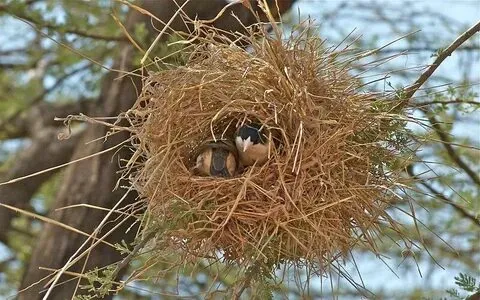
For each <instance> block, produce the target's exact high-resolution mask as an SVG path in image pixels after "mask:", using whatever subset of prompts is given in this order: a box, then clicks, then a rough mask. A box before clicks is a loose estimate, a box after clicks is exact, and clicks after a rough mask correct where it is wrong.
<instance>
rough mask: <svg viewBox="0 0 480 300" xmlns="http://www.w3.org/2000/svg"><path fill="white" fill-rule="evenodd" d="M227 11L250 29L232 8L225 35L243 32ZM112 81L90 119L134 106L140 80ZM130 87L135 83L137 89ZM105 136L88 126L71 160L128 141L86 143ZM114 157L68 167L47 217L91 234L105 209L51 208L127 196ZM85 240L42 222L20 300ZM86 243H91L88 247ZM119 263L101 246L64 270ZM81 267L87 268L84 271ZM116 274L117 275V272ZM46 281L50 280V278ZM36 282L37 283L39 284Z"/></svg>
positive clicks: (126, 50) (35, 293) (202, 6)
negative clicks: (118, 184) (117, 188)
mask: <svg viewBox="0 0 480 300" xmlns="http://www.w3.org/2000/svg"><path fill="white" fill-rule="evenodd" d="M143 2H144V3H143V7H144V8H145V9H147V10H148V11H150V12H152V13H153V14H154V15H156V16H157V17H158V18H159V19H161V20H164V21H165V22H167V21H168V20H169V19H170V17H171V16H172V15H173V14H174V12H175V11H176V9H177V6H176V4H175V1H173V0H144V1H143ZM176 2H177V3H178V4H179V5H182V3H184V2H185V0H182V1H179V0H177V1H176ZM281 2H282V3H283V4H285V3H286V4H288V5H287V6H283V7H286V8H288V7H290V6H291V4H292V2H293V1H287V0H281ZM226 4H227V2H226V1H225V0H210V1H191V2H190V3H189V4H188V5H186V7H185V9H184V11H185V12H186V13H187V14H188V15H189V16H190V17H191V18H192V19H195V17H197V18H198V19H212V18H213V17H215V16H216V15H217V13H218V12H219V11H220V10H221V9H222V8H223V7H224V6H225V5H226ZM285 10H286V9H285ZM231 12H235V14H236V15H237V16H239V17H240V19H241V20H242V23H243V24H244V25H250V24H252V23H253V22H255V18H254V17H253V15H252V14H251V13H250V12H249V11H247V10H246V9H245V7H244V6H242V5H241V4H237V5H235V6H233V7H232V8H231V9H230V12H226V14H225V15H224V17H222V18H220V19H219V20H217V21H216V22H215V23H214V25H215V26H217V27H219V28H220V29H223V30H226V31H232V32H235V31H242V30H243V28H244V27H243V25H242V24H240V23H239V22H238V21H236V19H235V18H234V17H233V16H232V15H231ZM282 12H283V11H282ZM137 22H145V23H146V24H147V28H149V34H150V37H151V38H152V37H155V36H156V34H157V33H156V30H155V29H154V27H155V28H156V29H157V30H159V29H160V28H161V26H160V24H158V23H154V24H155V26H154V27H152V26H151V25H150V24H151V22H150V18H148V17H147V16H145V15H141V14H139V13H137V12H134V11H133V12H131V13H130V15H129V17H128V20H127V24H126V26H127V28H130V29H132V28H133V25H134V24H136V23H137ZM171 27H172V28H173V29H175V30H179V29H180V30H184V29H185V28H184V24H183V22H182V21H181V20H180V19H179V18H177V19H176V20H175V21H174V22H173V23H172V25H171ZM130 31H131V30H130ZM133 54H134V48H133V47H132V46H131V45H129V44H128V45H127V44H124V45H123V46H122V49H121V51H120V56H119V58H118V61H117V63H116V64H115V68H116V69H121V70H126V71H128V70H131V69H132V67H133V66H132V61H131V58H132V56H133ZM116 77H118V74H116V73H110V74H108V75H107V76H106V78H105V80H104V82H103V86H102V92H101V95H100V97H99V99H98V102H97V106H96V107H95V109H94V110H93V111H89V112H88V113H89V115H90V116H116V115H118V114H119V113H120V112H124V111H126V110H128V109H129V108H130V107H131V106H132V105H133V103H134V101H135V99H136V97H137V95H136V90H141V86H140V84H141V82H140V80H139V78H138V77H132V76H125V77H123V78H122V79H120V80H118V79H117V80H115V81H113V79H115V78H116ZM132 81H133V83H132ZM134 85H136V87H135V86H134ZM106 133H107V129H106V128H105V127H102V126H99V125H89V126H88V128H87V129H86V130H85V132H84V133H83V136H82V137H81V138H80V142H79V143H78V145H77V147H76V149H75V150H74V154H73V157H72V159H77V158H81V157H85V156H88V155H91V154H94V153H98V152H100V151H102V150H105V149H108V148H109V147H112V146H114V145H116V144H118V143H120V142H122V141H124V140H125V139H127V138H128V136H127V135H125V134H116V135H113V136H111V137H109V138H108V140H107V142H105V143H102V141H103V140H102V139H100V140H99V141H97V142H93V143H89V144H87V143H88V142H90V141H92V140H95V139H97V138H100V137H102V136H104V135H105V134H106ZM112 153H113V152H109V153H106V154H103V155H99V156H95V157H93V158H90V159H88V160H84V161H81V162H78V163H75V164H72V165H70V166H69V167H68V168H67V170H66V172H65V175H64V178H63V182H62V186H61V188H60V190H59V192H58V194H57V197H56V202H55V205H54V208H53V210H52V211H51V213H50V214H49V217H50V218H52V219H55V220H57V221H59V222H61V223H64V224H67V225H69V226H71V227H74V228H76V229H79V230H81V231H83V232H86V233H89V234H90V233H92V232H93V231H94V230H95V228H96V227H97V226H98V224H99V223H100V222H101V221H102V219H103V218H104V217H105V215H106V212H105V211H102V210H98V209H92V208H86V207H81V208H71V209H65V210H60V211H55V210H54V209H55V208H60V207H65V206H69V205H75V204H90V205H94V206H100V207H104V208H112V207H113V206H114V205H115V204H116V203H117V202H118V201H119V199H121V198H122V196H123V195H124V193H125V191H124V190H116V191H114V192H112V190H113V188H114V186H115V184H116V182H117V180H118V174H117V171H118V164H117V163H116V162H115V161H113V160H112ZM127 155H128V153H126V151H120V152H119V153H117V154H116V156H115V160H118V159H119V158H126V157H127ZM135 198H136V195H135V194H134V193H130V195H128V196H127V198H126V199H125V201H124V202H123V203H124V204H122V206H124V205H127V204H130V203H133V202H134V201H135ZM115 217H116V216H115V215H114V216H113V217H112V220H113V218H115ZM132 222H133V220H127V221H126V222H125V223H124V225H123V226H121V227H120V228H118V229H116V230H115V231H114V232H113V233H112V234H110V236H109V237H108V238H107V239H106V241H108V242H110V243H119V242H121V241H122V240H124V241H125V242H127V243H129V242H131V241H132V240H133V238H134V233H135V232H136V230H135V228H133V229H130V230H129V231H128V232H127V228H129V226H131V225H132ZM107 224H108V225H106V226H105V227H104V228H103V229H102V230H101V233H100V235H99V236H102V235H103V234H104V233H106V232H108V231H109V230H110V229H111V228H112V227H113V226H114V224H116V223H115V222H110V223H107ZM126 232H127V233H126ZM85 239H86V237H85V236H83V235H79V234H77V233H75V232H72V231H70V230H66V229H63V228H61V227H58V226H55V225H52V224H45V225H44V228H43V230H42V232H41V233H40V235H39V237H38V241H37V243H36V247H35V249H34V251H33V254H32V257H31V260H30V263H29V266H28V267H27V268H26V271H25V274H24V278H23V281H22V284H21V287H20V289H25V288H27V287H29V288H28V289H27V290H26V291H24V292H22V293H21V294H19V299H20V300H23V299H25V300H34V299H41V298H42V297H43V294H42V293H40V292H41V291H42V290H43V289H44V288H43V286H44V285H45V284H46V283H47V281H48V280H43V281H41V280H42V279H43V278H44V277H45V276H46V275H48V274H50V273H51V272H49V271H44V270H40V269H39V267H48V268H55V269H59V268H62V267H63V266H64V264H65V263H66V262H67V260H68V259H69V258H70V257H71V255H72V254H73V253H75V251H77V249H78V248H79V247H80V245H81V244H82V243H83V242H84V241H85ZM88 245H90V243H89V244H88ZM88 245H87V247H88ZM120 259H121V255H120V254H119V252H118V251H116V250H115V249H113V248H112V247H110V246H108V245H105V244H103V243H100V244H99V245H97V246H96V247H95V248H94V249H93V250H92V252H91V253H90V255H89V256H88V261H87V262H86V263H85V261H84V260H82V261H79V262H77V263H76V264H75V265H74V266H72V267H71V268H69V269H68V271H69V272H79V273H84V272H85V271H88V270H91V269H93V268H95V267H102V266H106V265H109V264H111V263H114V262H116V261H119V260H120ZM84 263H85V268H83V265H84ZM119 276H121V273H120V274H119ZM50 278H51V277H49V278H48V279H50ZM71 278H72V277H71V276H68V275H65V276H62V278H61V279H60V281H59V282H58V283H61V282H63V281H65V280H68V279H71ZM39 281H41V282H40V283H38V282H39ZM35 283H37V284H35ZM77 283H78V280H70V281H67V282H66V283H64V284H61V285H59V286H58V287H55V288H54V289H53V292H52V294H50V298H49V299H61V300H64V299H70V298H71V297H72V295H73V293H74V292H75V286H76V285H77ZM32 285H33V286H32Z"/></svg>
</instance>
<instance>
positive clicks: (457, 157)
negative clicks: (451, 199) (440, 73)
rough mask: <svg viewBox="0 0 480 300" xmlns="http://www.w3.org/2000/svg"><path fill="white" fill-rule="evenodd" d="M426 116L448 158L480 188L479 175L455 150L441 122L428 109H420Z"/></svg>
mask: <svg viewBox="0 0 480 300" xmlns="http://www.w3.org/2000/svg"><path fill="white" fill-rule="evenodd" d="M420 110H421V111H422V112H423V113H425V115H426V116H427V119H428V121H429V122H430V124H431V125H432V128H433V130H435V133H436V134H437V135H438V137H439V138H440V140H441V141H442V145H443V147H444V148H445V150H447V153H448V156H450V158H451V159H452V160H453V161H454V162H455V164H457V166H458V167H459V168H461V169H462V170H464V171H465V173H466V174H467V175H468V177H470V179H471V180H472V181H473V182H474V183H475V184H477V185H478V186H480V177H479V176H478V175H477V173H476V172H475V171H474V170H472V169H471V168H470V166H469V165H468V164H467V163H466V162H465V161H464V160H463V159H462V158H461V157H460V155H459V154H458V153H457V152H456V151H455V149H453V146H452V145H453V142H452V140H451V139H450V137H449V135H448V134H447V133H446V132H445V131H444V130H443V128H442V126H441V125H440V122H439V121H438V120H437V118H436V117H435V115H434V114H433V113H432V112H431V111H429V110H428V109H426V108H421V109H420Z"/></svg>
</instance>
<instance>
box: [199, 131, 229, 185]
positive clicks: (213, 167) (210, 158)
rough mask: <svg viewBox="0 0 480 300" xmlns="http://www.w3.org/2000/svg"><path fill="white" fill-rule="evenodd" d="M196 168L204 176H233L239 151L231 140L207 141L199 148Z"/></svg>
mask: <svg viewBox="0 0 480 300" xmlns="http://www.w3.org/2000/svg"><path fill="white" fill-rule="evenodd" d="M197 153H199V154H198V155H197V158H196V165H195V167H194V170H196V171H197V172H198V173H200V175H202V176H213V177H233V176H234V175H235V173H236V170H237V166H238V163H237V162H238V153H237V149H236V148H235V145H234V144H233V142H232V141H230V140H216V141H207V142H205V143H203V145H201V146H200V147H199V149H198V152H197Z"/></svg>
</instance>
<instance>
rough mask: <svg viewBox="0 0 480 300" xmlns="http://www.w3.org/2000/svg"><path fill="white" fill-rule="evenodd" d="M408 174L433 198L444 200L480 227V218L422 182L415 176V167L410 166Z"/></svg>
mask: <svg viewBox="0 0 480 300" xmlns="http://www.w3.org/2000/svg"><path fill="white" fill-rule="evenodd" d="M407 173H408V175H409V176H410V177H412V178H413V179H415V180H419V181H420V182H419V183H420V185H422V186H423V187H424V188H426V189H427V190H429V191H430V192H431V193H432V194H433V196H435V197H436V198H438V199H440V200H442V201H443V202H445V203H446V204H448V205H450V206H451V207H453V209H455V210H456V211H457V212H458V213H459V214H461V215H462V216H464V217H465V218H467V219H469V220H470V221H472V222H473V223H474V224H476V225H478V226H480V218H479V217H477V216H475V215H472V214H471V213H470V212H468V211H467V210H466V209H465V208H463V207H462V206H460V205H458V204H456V203H455V202H454V201H452V200H450V199H448V198H447V197H446V196H445V195H444V194H442V193H441V192H440V191H438V190H437V189H436V188H434V187H433V186H431V185H430V184H428V183H426V182H425V180H422V179H421V178H420V177H418V175H417V174H415V173H414V172H413V165H410V166H408V167H407Z"/></svg>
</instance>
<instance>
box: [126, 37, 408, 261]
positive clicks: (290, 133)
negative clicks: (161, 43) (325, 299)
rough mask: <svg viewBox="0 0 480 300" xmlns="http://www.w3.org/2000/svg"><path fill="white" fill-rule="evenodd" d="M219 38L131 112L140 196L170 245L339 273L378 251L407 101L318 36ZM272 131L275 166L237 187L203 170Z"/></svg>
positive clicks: (203, 42)
mask: <svg viewBox="0 0 480 300" xmlns="http://www.w3.org/2000/svg"><path fill="white" fill-rule="evenodd" d="M211 32H212V31H208V32H207V31H206V33H205V34H204V35H203V37H202V39H199V40H197V42H196V43H195V44H193V45H191V46H190V47H187V48H186V49H185V50H184V55H185V64H184V65H182V66H171V67H169V68H167V69H165V70H162V71H160V72H157V73H153V74H150V75H149V76H148V77H147V78H145V84H144V88H143V91H142V92H141V95H140V96H139V98H138V101H137V102H136V104H135V105H134V107H133V108H132V109H131V110H130V111H129V112H128V113H127V114H126V115H127V117H128V118H129V120H130V123H131V128H130V130H131V131H132V132H133V133H134V139H132V140H133V141H134V143H133V147H134V148H135V150H136V154H135V155H134V159H132V161H133V160H135V161H136V163H133V162H132V161H131V162H130V166H133V165H135V166H136V167H135V168H129V170H128V171H129V172H131V173H130V178H132V182H133V185H134V188H135V189H136V190H137V191H138V192H139V194H140V195H141V196H142V197H143V198H144V199H145V200H146V201H147V203H148V206H149V211H150V213H151V215H152V216H153V218H154V219H155V220H156V222H157V223H160V224H163V226H162V228H163V230H164V231H163V233H162V239H164V240H168V241H169V244H170V246H172V247H173V248H175V249H176V250H178V251H184V253H188V254H189V255H193V256H194V257H209V256H210V255H212V253H222V256H223V257H224V258H225V259H227V260H229V261H236V262H241V263H246V264H253V263H255V262H257V261H262V262H269V263H271V264H276V263H280V262H293V263H295V262H300V261H302V263H303V264H304V263H305V262H307V263H312V264H316V265H317V266H320V267H322V266H326V265H327V264H328V263H330V262H331V261H332V260H335V259H337V258H339V257H343V256H345V255H347V254H348V253H349V251H350V250H351V249H352V248H353V247H354V246H355V245H357V244H363V246H366V247H367V248H368V249H370V250H371V251H374V252H375V251H376V246H375V235H376V234H381V231H382V230H383V229H382V228H389V229H390V230H391V229H393V230H394V231H395V232H398V226H397V225H398V224H396V223H395V221H393V220H392V218H390V217H389V215H388V213H387V209H388V208H389V207H390V206H391V205H390V204H389V203H390V202H391V198H392V197H394V192H393V191H394V190H395V188H396V186H397V184H398V183H399V181H400V176H399V171H400V170H401V169H403V168H404V155H403V154H402V150H403V149H404V147H405V143H406V142H405V141H406V139H405V138H404V135H405V123H404V122H403V121H402V120H403V118H402V116H401V113H402V112H398V111H397V112H396V113H395V114H393V112H392V108H393V107H395V104H396V102H395V101H394V100H391V99H390V100H388V99H387V97H383V96H381V95H379V94H373V93H369V92H364V91H362V89H364V86H362V83H361V81H360V80H359V79H358V78H355V77H353V76H352V75H350V74H349V73H350V70H351V68H352V64H353V63H354V62H355V61H357V60H358V59H359V57H360V56H361V55H354V54H352V53H351V52H349V51H336V50H335V49H331V48H329V49H327V48H325V47H324V44H323V42H322V41H321V40H320V39H319V38H317V37H314V36H311V35H309V34H308V30H304V31H301V32H297V33H295V34H292V35H291V36H290V37H289V38H286V39H285V38H283V37H282V36H281V33H279V29H278V28H275V32H276V33H277V36H275V35H271V34H269V33H267V32H263V33H262V34H260V37H259V36H258V33H255V34H253V33H252V35H251V36H242V37H241V38H242V39H243V40H247V41H248V43H249V45H250V46H249V47H248V48H243V47H239V46H236V45H235V44H233V43H224V42H220V41H218V40H217V39H216V38H215V36H216V35H214V34H210V33H211ZM250 122H258V123H260V124H262V126H263V127H264V128H265V129H266V130H267V132H268V138H270V139H272V140H273V141H274V142H273V143H271V144H270V147H269V151H268V152H269V154H268V160H267V162H266V163H264V164H257V165H253V166H249V167H246V168H243V169H239V170H237V172H236V174H234V175H233V176H231V177H226V178H222V177H214V176H199V175H197V174H196V173H195V172H193V171H192V169H193V168H194V166H195V164H196V156H197V155H198V151H197V149H198V148H199V147H201V145H203V144H204V143H205V142H206V141H211V140H213V141H215V140H218V139H224V140H233V136H234V134H235V131H236V130H237V128H238V127H239V126H241V125H242V124H248V123H250Z"/></svg>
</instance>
